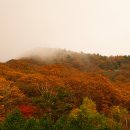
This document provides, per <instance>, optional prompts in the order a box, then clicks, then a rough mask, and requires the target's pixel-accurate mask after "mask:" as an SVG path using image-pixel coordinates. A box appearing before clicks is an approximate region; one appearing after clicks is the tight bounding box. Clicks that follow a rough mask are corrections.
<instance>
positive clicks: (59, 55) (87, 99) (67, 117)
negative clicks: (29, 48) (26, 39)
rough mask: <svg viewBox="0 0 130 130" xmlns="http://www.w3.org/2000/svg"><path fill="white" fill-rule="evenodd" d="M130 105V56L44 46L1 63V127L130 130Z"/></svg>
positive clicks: (5, 129) (11, 129) (1, 129)
mask: <svg viewBox="0 0 130 130" xmlns="http://www.w3.org/2000/svg"><path fill="white" fill-rule="evenodd" d="M129 111H130V56H110V57H107V56H101V55H99V54H86V53H83V52H81V53H78V52H72V51H67V50H62V49H41V50H39V51H38V50H37V51H36V52H35V53H33V54H29V55H28V56H24V57H23V58H20V59H13V60H10V61H8V62H6V63H0V121H1V125H0V130H26V129H28V128H30V127H32V128H30V130H128V129H129V127H130V114H129ZM21 122H23V123H22V124H21ZM14 124H16V125H14Z"/></svg>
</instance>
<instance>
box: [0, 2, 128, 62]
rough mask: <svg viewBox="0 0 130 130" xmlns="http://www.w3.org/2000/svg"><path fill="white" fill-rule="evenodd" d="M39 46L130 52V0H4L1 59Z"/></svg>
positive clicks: (0, 20) (0, 22)
mask: <svg viewBox="0 0 130 130" xmlns="http://www.w3.org/2000/svg"><path fill="white" fill-rule="evenodd" d="M37 47H54V48H66V49H70V50H74V51H84V52H86V53H100V54H103V55H123V54H126V55H130V0H0V61H5V60H8V59H10V58H15V57H18V56H20V55H22V54H23V53H24V52H27V51H29V50H31V49H34V48H37Z"/></svg>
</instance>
